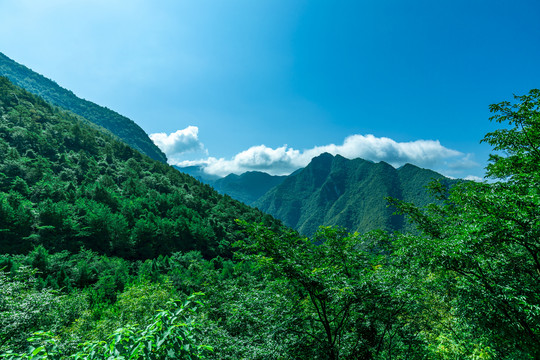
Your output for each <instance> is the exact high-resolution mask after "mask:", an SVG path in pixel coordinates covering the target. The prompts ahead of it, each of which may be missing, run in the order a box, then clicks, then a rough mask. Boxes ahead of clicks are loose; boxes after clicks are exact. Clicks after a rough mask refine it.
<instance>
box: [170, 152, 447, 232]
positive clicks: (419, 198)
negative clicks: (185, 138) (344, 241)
mask: <svg viewBox="0 0 540 360" xmlns="http://www.w3.org/2000/svg"><path fill="white" fill-rule="evenodd" d="M179 169H180V170H181V171H183V170H184V169H182V168H179ZM185 170H187V172H188V173H190V174H191V175H193V176H195V177H198V178H199V179H200V180H201V181H204V182H206V183H208V184H210V185H212V186H213V187H214V188H215V189H216V190H217V191H218V192H220V193H223V194H228V195H230V196H231V197H233V198H235V199H237V200H240V201H242V202H244V203H246V204H248V205H252V206H255V207H257V208H259V209H260V210H262V211H264V212H266V213H268V214H270V215H272V216H274V217H276V218H278V219H280V220H281V221H283V223H284V224H285V225H287V226H290V227H292V228H294V229H296V230H298V231H299V232H301V233H303V234H305V235H312V234H313V233H314V232H315V231H316V230H317V228H318V227H319V226H321V225H337V226H342V227H345V228H347V229H348V230H350V231H358V232H361V233H362V232H366V231H369V230H374V229H384V230H388V231H398V230H412V228H411V227H410V226H409V225H408V224H407V223H406V221H405V220H404V218H403V216H399V215H393V213H394V209H392V208H390V207H388V202H387V201H386V199H385V198H386V197H394V198H397V199H401V200H404V201H408V202H413V203H415V204H417V205H420V206H423V205H426V204H428V203H430V202H434V201H435V199H434V198H432V197H431V195H430V194H429V192H428V191H427V189H426V186H427V185H428V184H429V182H431V181H432V180H439V181H441V182H442V183H443V184H445V185H447V186H451V185H452V184H454V183H455V182H456V180H451V179H449V178H446V177H444V176H443V175H441V174H439V173H436V172H434V171H432V170H427V169H422V168H419V167H417V166H414V165H411V164H406V165H404V166H402V167H400V168H398V169H395V168H394V167H392V166H391V165H389V164H387V163H385V162H379V163H373V162H371V161H367V160H362V159H354V160H349V159H346V158H344V157H342V156H340V155H336V156H332V155H330V154H327V153H325V154H322V155H320V156H318V157H316V158H314V159H313V160H312V161H311V162H310V163H309V164H308V166H306V167H305V168H303V169H300V170H297V171H296V172H294V173H293V174H291V175H289V176H272V175H268V174H266V173H262V172H248V173H245V174H242V175H235V174H231V175H228V176H227V177H225V178H221V179H215V178H211V177H209V176H208V175H206V174H205V173H204V172H203V171H202V170H201V169H200V168H197V167H192V168H189V169H185Z"/></svg>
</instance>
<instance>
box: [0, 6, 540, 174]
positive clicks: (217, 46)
mask: <svg viewBox="0 0 540 360" xmlns="http://www.w3.org/2000/svg"><path fill="white" fill-rule="evenodd" d="M539 19H540V1H538V0H531V1H525V0H512V1H510V0H508V1H497V0H489V1H484V0H467V1H461V0H451V1H445V0H440V1H439V0H438V1H434V0H426V1H420V0H408V1H397V0H377V1H375V0H372V1H361V0H357V1H339V0H337V1H336V0H334V1H316V0H313V1H305V0H273V1H270V0H268V1H265V0H234V1H233V0H231V1H227V0H213V1H209V0H192V1H182V0H171V1H168V0H129V1H127V0H78V1H73V0H47V1H41V0H2V1H1V2H0V51H1V52H3V53H4V54H5V55H7V56H9V57H11V58H12V59H14V60H15V61H17V62H20V63H22V64H24V65H26V66H28V67H30V68H31V69H33V70H35V71H37V72H39V73H41V74H43V75H45V76H46V77H48V78H51V79H53V80H55V81H56V82H57V83H59V84H60V85H61V86H63V87H66V88H68V89H70V90H72V91H73V92H74V93H75V94H77V95H78V96H80V97H83V98H86V99H88V100H91V101H94V102H96V103H98V104H101V105H104V106H107V107H109V108H111V109H113V110H115V111H117V112H119V113H121V114H123V115H126V116H128V117H130V118H131V119H133V120H134V121H135V122H137V123H138V124H139V125H140V126H141V127H142V128H143V129H144V130H145V131H146V132H148V133H149V134H154V135H152V138H153V139H154V140H155V141H156V143H158V144H159V145H160V146H161V147H162V148H163V149H165V150H166V152H167V153H168V156H169V159H170V160H171V162H175V163H183V164H187V163H186V161H188V160H189V161H192V162H191V163H198V164H204V165H205V166H207V170H208V171H209V172H213V173H216V174H220V175H224V174H226V173H227V172H230V171H234V172H242V171H245V170H253V169H258V170H264V171H268V172H271V173H287V172H290V171H292V170H294V169H295V168H297V167H299V166H303V165H305V164H306V163H307V162H308V161H309V159H310V158H311V157H312V156H316V155H317V154H319V153H320V152H322V151H329V152H332V153H340V154H343V155H344V156H348V157H356V156H360V157H365V158H368V159H370V160H374V161H379V160H384V161H387V162H389V163H392V164H393V165H395V166H399V165H401V164H403V163H404V162H412V163H416V164H417V165H419V166H423V167H430V168H433V169H435V170H437V171H440V172H442V173H444V174H446V175H449V176H454V177H466V176H469V175H472V176H477V177H481V176H482V175H483V173H484V170H483V167H484V166H485V165H486V160H487V156H488V153H489V150H490V149H489V147H488V146H487V145H485V144H483V145H480V144H479V141H480V139H482V137H483V136H484V134H485V133H486V132H488V131H491V130H493V129H494V128H495V124H491V123H490V122H489V121H488V117H489V116H490V114H489V111H488V105H489V104H491V103H495V102H500V101H503V100H510V99H511V98H512V95H513V94H524V93H527V92H528V91H529V90H530V89H532V88H535V87H536V88H537V87H540V21H539ZM171 134H172V135H171Z"/></svg>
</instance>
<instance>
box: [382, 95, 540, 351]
mask: <svg viewBox="0 0 540 360" xmlns="http://www.w3.org/2000/svg"><path fill="white" fill-rule="evenodd" d="M515 99H516V100H517V101H516V102H514V103H510V102H502V103H499V104H495V105H491V107H490V110H491V111H492V112H493V113H494V116H492V117H491V120H492V121H493V120H494V121H497V122H499V123H508V125H509V127H508V128H504V129H499V130H496V131H494V132H491V133H488V134H487V135H486V137H485V138H484V140H483V141H484V142H487V143H489V144H490V145H492V146H493V149H494V150H495V151H497V152H498V153H496V154H494V155H491V157H490V164H489V165H488V167H487V176H488V177H491V178H493V179H494V180H495V181H494V182H492V183H487V182H483V183H474V182H463V183H461V184H459V185H457V186H455V187H453V188H452V189H450V191H449V192H448V191H447V190H446V189H444V188H443V187H442V186H439V185H438V184H434V185H433V186H432V187H433V191H434V192H435V193H436V194H437V195H438V196H439V197H440V198H441V199H443V200H444V203H443V204H442V205H430V206H428V207H426V208H423V209H419V208H417V207H415V206H414V205H412V204H406V203H403V202H400V201H398V200H392V201H391V202H392V203H393V204H394V205H396V206H397V207H398V209H399V210H400V211H401V212H402V213H405V214H407V215H408V216H409V218H410V219H411V220H412V221H413V222H414V223H415V224H416V225H417V227H418V229H419V230H420V232H421V235H420V236H411V235H402V236H401V237H400V240H399V243H398V247H399V249H400V250H399V255H400V256H403V257H407V258H409V259H412V261H411V263H413V264H414V265H413V266H411V270H412V269H414V268H417V269H418V268H422V267H424V268H425V267H427V268H429V269H430V270H431V271H432V272H433V273H438V274H441V275H440V281H441V283H442V286H441V291H442V292H444V293H445V294H446V296H447V299H449V301H451V305H452V311H454V312H455V315H456V316H458V317H460V318H463V319H465V320H466V323H467V326H468V328H469V329H468V331H469V332H470V334H471V336H472V338H476V339H480V338H481V339H483V340H482V341H484V344H485V345H488V346H489V347H492V348H493V349H494V350H495V352H496V356H497V358H521V359H526V358H535V359H537V358H540V261H539V253H540V91H539V90H531V92H530V93H529V94H528V95H524V96H516V97H515ZM469 345H470V346H472V345H475V344H469ZM476 345H478V343H476Z"/></svg>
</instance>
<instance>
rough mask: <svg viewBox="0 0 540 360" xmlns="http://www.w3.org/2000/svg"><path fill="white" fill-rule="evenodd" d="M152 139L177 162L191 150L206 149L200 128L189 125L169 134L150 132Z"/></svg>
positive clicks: (173, 161) (169, 157)
mask: <svg viewBox="0 0 540 360" xmlns="http://www.w3.org/2000/svg"><path fill="white" fill-rule="evenodd" d="M150 139H152V141H153V142H154V144H156V145H157V147H159V148H160V149H161V151H163V152H164V153H165V155H167V158H168V159H169V162H170V163H171V164H175V163H177V162H179V161H181V160H180V159H181V157H182V155H184V154H186V153H190V152H195V151H199V150H204V145H203V143H202V142H200V141H199V128H198V127H197V126H188V127H187V128H185V129H183V130H178V131H176V132H173V133H171V134H169V135H167V134H166V133H155V134H150Z"/></svg>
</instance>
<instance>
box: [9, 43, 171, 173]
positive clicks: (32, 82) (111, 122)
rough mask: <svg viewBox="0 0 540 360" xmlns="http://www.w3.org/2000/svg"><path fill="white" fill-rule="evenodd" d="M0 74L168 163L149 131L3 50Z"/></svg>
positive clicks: (144, 152) (152, 156)
mask: <svg viewBox="0 0 540 360" xmlns="http://www.w3.org/2000/svg"><path fill="white" fill-rule="evenodd" d="M0 76H5V77H7V78H8V79H9V80H10V81H11V82H12V83H14V84H15V85H18V86H20V87H22V88H23V89H26V90H27V91H29V92H31V93H33V94H35V95H38V96H40V97H42V98H43V99H45V100H46V101H47V102H49V103H51V104H53V105H56V106H59V107H61V108H64V109H67V110H70V111H72V112H74V113H75V114H77V115H80V116H82V117H84V118H86V119H88V120H90V121H91V122H93V123H95V124H97V125H99V126H102V127H104V128H105V129H107V130H109V131H111V132H112V133H113V134H115V135H116V136H118V137H119V138H120V139H121V140H122V141H124V142H125V143H126V144H128V145H129V146H131V147H132V148H134V149H135V150H138V151H140V152H142V153H143V154H146V155H148V156H149V157H151V158H152V159H154V160H158V161H161V162H164V163H166V162H167V157H166V156H165V154H163V152H162V151H161V150H160V149H159V148H158V147H157V146H156V145H155V144H154V143H153V142H152V140H150V138H149V137H148V134H146V132H144V130H143V129H141V127H140V126H138V125H137V124H136V123H135V122H133V121H132V120H130V119H128V118H127V117H125V116H122V115H120V114H118V113H116V112H114V111H112V110H110V109H107V108H105V107H102V106H99V105H97V104H94V103H93V102H90V101H87V100H84V99H80V98H78V97H77V96H76V95H75V94H73V93H72V92H71V91H69V90H67V89H64V88H62V87H60V86H59V85H58V84H57V83H55V82H54V81H52V80H49V79H47V78H45V77H44V76H42V75H40V74H38V73H36V72H34V71H32V70H30V69H28V68H27V67H25V66H23V65H21V64H19V63H17V62H15V61H13V60H11V59H10V58H8V57H7V56H5V55H4V54H2V53H0Z"/></svg>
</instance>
